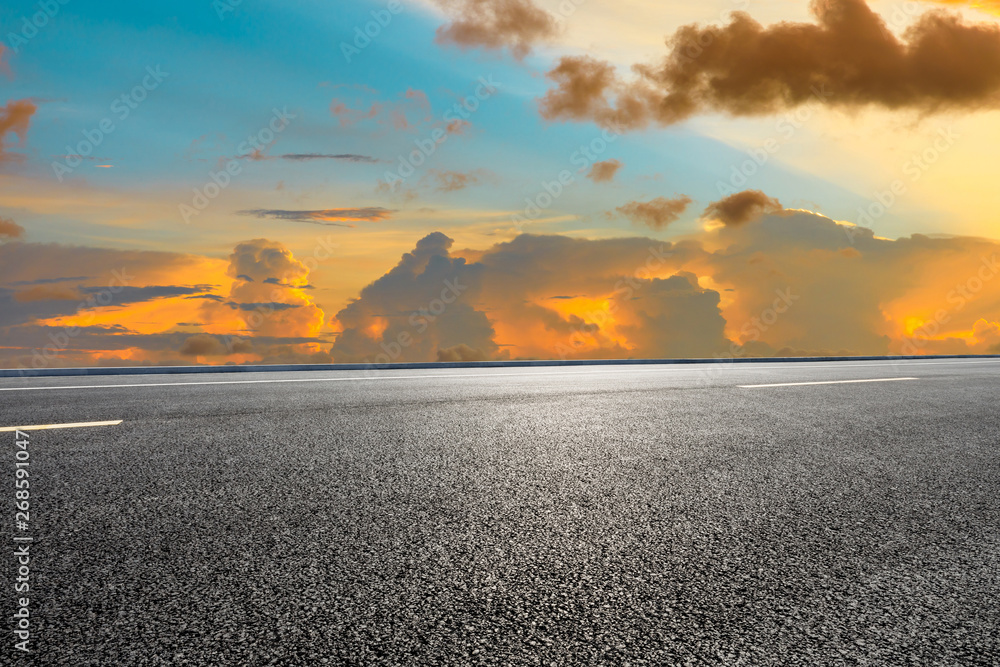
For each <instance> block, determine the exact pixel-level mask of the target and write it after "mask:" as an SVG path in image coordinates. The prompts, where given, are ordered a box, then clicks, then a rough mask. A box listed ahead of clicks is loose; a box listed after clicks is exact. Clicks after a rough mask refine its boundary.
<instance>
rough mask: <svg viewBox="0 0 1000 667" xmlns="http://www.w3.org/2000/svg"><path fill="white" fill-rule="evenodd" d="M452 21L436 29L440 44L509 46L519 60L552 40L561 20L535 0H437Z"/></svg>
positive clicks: (494, 48)
mask: <svg viewBox="0 0 1000 667" xmlns="http://www.w3.org/2000/svg"><path fill="white" fill-rule="evenodd" d="M437 2H438V4H439V5H441V7H443V8H444V9H445V11H446V12H448V13H449V14H450V15H451V16H452V17H453V19H452V22H451V23H449V24H448V25H446V26H442V27H441V28H439V29H438V31H437V42H438V43H439V44H454V45H456V46H458V47H460V48H463V49H467V48H476V47H481V48H485V49H492V50H500V49H504V48H507V49H509V50H510V52H511V53H513V54H514V57H515V58H517V59H518V60H520V59H522V58H524V57H525V56H527V55H528V54H529V53H531V51H532V49H533V48H534V46H535V45H536V44H538V43H540V42H545V41H548V40H551V39H553V38H554V37H555V36H556V35H557V34H558V32H559V30H558V28H559V26H558V23H557V22H556V20H555V18H554V17H553V16H551V15H550V14H549V13H548V12H546V11H544V10H542V9H540V8H539V7H537V6H536V5H535V4H534V3H533V2H532V0H437Z"/></svg>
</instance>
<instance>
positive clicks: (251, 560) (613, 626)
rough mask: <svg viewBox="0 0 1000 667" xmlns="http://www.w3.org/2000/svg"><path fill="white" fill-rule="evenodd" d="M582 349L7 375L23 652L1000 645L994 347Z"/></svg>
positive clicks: (433, 653) (922, 661)
mask: <svg viewBox="0 0 1000 667" xmlns="http://www.w3.org/2000/svg"><path fill="white" fill-rule="evenodd" d="M585 370H586V369H579V371H578V370H577V369H574V370H572V371H563V372H560V373H558V374H557V373H552V372H551V371H549V370H547V369H538V370H529V371H524V370H521V371H519V372H518V373H517V374H513V373H511V372H510V371H504V370H496V371H493V370H489V371H481V372H479V371H477V372H469V371H464V372H461V374H464V375H474V376H475V377H464V378H450V379H449V378H448V377H447V375H448V374H459V372H458V371H451V372H447V373H446V372H443V371H442V372H433V371H426V372H420V373H417V372H413V371H409V372H406V373H399V374H398V375H406V376H414V375H419V376H420V377H416V378H412V379H399V380H389V381H375V380H362V381H356V382H354V381H352V382H329V383H326V382H315V383H314V382H307V383H288V384H257V385H246V384H244V385H241V384H235V385H219V386H217V387H215V386H210V385H197V386H176V387H148V388H138V389H128V388H104V389H88V390H52V391H25V392H20V391H17V392H0V426H7V425H18V424H38V423H61V422H79V421H92V420H105V419H124V420H125V423H124V424H122V425H121V426H117V427H102V428H95V429H81V430H65V431H48V432H35V433H32V435H31V438H30V443H31V444H30V448H31V480H32V487H31V489H32V526H33V528H32V530H33V535H34V537H35V542H34V543H33V545H32V555H33V560H32V576H33V581H32V590H31V599H32V609H31V613H32V619H33V621H34V622H35V624H36V625H35V634H34V636H33V641H32V643H33V647H34V648H35V653H34V654H33V656H32V658H31V660H30V661H29V662H26V663H25V664H37V665H72V666H74V667H77V666H85V665H95V666H97V665H101V666H104V665H293V664H303V665H313V664H318V665H327V664H328V665H340V664H363V665H369V664H371V665H375V664H387V665H414V664H477V665H595V664H608V665H708V664H729V665H798V664H801V665H998V664H1000V604H998V600H1000V582H998V580H1000V509H998V507H1000V496H998V491H1000V456H998V454H1000V411H998V410H997V399H998V396H1000V393H998V392H1000V364H997V363H986V362H965V363H962V364H959V363H954V364H940V365H931V364H929V363H921V362H906V363H903V362H898V363H896V364H893V365H887V366H884V367H879V366H867V365H856V366H848V365H844V364H839V365H838V364H815V365H811V366H808V367H806V366H803V367H801V368H792V367H790V366H785V365H776V366H773V367H761V368H750V369H747V368H736V367H727V368H725V369H722V370H720V369H709V368H707V367H680V368H675V367H665V368H663V367H658V368H655V369H654V368H647V367H641V368H638V369H637V368H627V367H626V368H622V369H614V368H612V369H607V368H605V369H601V372H599V373H598V372H580V371H585ZM349 375H350V374H349V373H341V374H339V376H340V377H344V376H349ZM505 375H506V377H505ZM328 376H329V377H338V374H336V373H331V374H328ZM442 376H443V377H442ZM253 377H254V378H255V379H278V378H272V377H268V376H263V375H261V376H257V375H254V376H253ZM280 377H282V378H295V377H297V376H296V375H295V374H287V375H284V374H281V375H280ZM309 377H313V376H309ZM882 377H917V378H919V380H918V381H913V382H893V383H886V384H843V385H824V386H804V387H785V388H763V389H742V388H740V387H739V386H738V385H740V384H758V383H766V382H798V381H823V380H843V379H854V378H882ZM185 379H190V376H175V377H171V378H169V379H168V380H164V379H163V378H156V379H155V381H157V382H165V381H168V382H182V381H185ZM226 379H231V378H226ZM241 379H242V378H241ZM196 380H197V381H199V382H202V381H206V377H205V376H198V377H197V378H196ZM150 381H152V380H150V379H146V378H128V379H124V380H123V379H122V378H93V379H82V380H81V379H79V378H72V379H66V378H45V379H31V380H28V379H16V380H15V379H11V380H0V388H4V387H30V386H67V385H72V386H78V385H93V386H95V387H96V386H100V385H102V384H103V385H107V384H119V383H142V382H150ZM4 437H8V439H9V441H10V442H8V443H7V444H6V445H5V446H4V451H8V452H13V440H14V438H13V434H9V433H0V438H4ZM4 469H5V475H4V480H5V488H7V489H9V490H10V494H11V495H12V493H13V472H12V470H13V456H12V455H11V456H10V457H9V461H8V463H6V464H4ZM9 523H10V521H5V524H9ZM5 531H6V532H7V533H10V532H11V528H9V527H8V528H6V529H5ZM7 542H8V544H10V537H9V535H8V538H7ZM13 570H14V565H13V559H11V560H9V561H8V562H7V563H6V564H4V565H3V571H4V572H5V575H4V576H5V577H8V578H9V577H10V574H11V573H12V572H13ZM5 590H7V591H8V593H7V595H5V596H4V599H5V600H7V605H8V607H9V608H10V609H11V610H12V609H13V604H14V603H13V594H12V593H11V592H10V591H11V588H10V586H9V585H8V586H6V588H5ZM7 615H8V623H9V620H10V613H8V614H7ZM7 642H8V644H12V643H13V641H12V639H11V636H10V635H9V634H8V638H7ZM9 649H10V647H9V646H8V647H4V652H3V655H8V656H14V658H13V659H12V661H11V662H10V663H6V659H5V660H4V664H16V663H17V662H18V661H20V662H24V661H21V660H20V659H19V658H18V657H17V656H16V655H14V653H13V651H10V650H9Z"/></svg>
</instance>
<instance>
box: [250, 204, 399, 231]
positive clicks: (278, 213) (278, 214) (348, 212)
mask: <svg viewBox="0 0 1000 667" xmlns="http://www.w3.org/2000/svg"><path fill="white" fill-rule="evenodd" d="M394 212H395V211H391V210H389V209H387V208H382V207H379V206H370V207H367V208H328V209H323V210H319V211H289V210H282V209H264V208H257V209H252V210H249V211H239V214H240V215H251V216H254V217H255V218H270V219H272V220H295V221H297V222H308V223H311V224H314V225H328V226H331V227H353V226H354V225H350V224H347V223H350V222H381V221H382V220H388V219H389V218H391V217H392V214H393V213H394Z"/></svg>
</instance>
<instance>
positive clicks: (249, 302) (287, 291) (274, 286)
mask: <svg viewBox="0 0 1000 667" xmlns="http://www.w3.org/2000/svg"><path fill="white" fill-rule="evenodd" d="M227 272H228V274H229V275H230V276H233V277H237V276H245V277H247V278H250V279H251V280H237V281H236V282H234V283H233V286H232V289H231V291H230V294H229V302H227V303H225V304H220V303H213V302H211V301H206V302H205V303H204V306H203V308H205V309H206V310H207V311H208V312H211V313H214V314H216V315H217V314H218V313H219V309H221V308H227V307H231V306H233V305H235V307H236V309H237V312H239V313H240V315H239V316H240V317H241V318H242V319H243V321H244V323H245V325H246V331H247V332H248V333H252V334H253V335H254V336H275V337H287V336H298V337H302V338H315V337H316V336H318V335H319V333H320V331H321V330H322V327H323V322H324V319H325V317H324V314H323V310H322V308H320V307H319V306H317V305H316V303H315V302H314V301H313V299H312V297H311V296H310V295H309V294H307V293H306V291H305V288H306V287H307V286H309V269H308V267H306V265H305V264H303V263H302V262H300V261H299V260H297V259H295V256H294V255H293V254H292V252H291V251H290V250H288V248H286V247H285V246H284V245H282V244H281V243H278V242H276V241H270V240H268V239H254V240H251V241H244V242H242V243H240V244H238V245H237V246H236V248H235V249H234V250H233V253H232V254H231V255H230V256H229V268H228V271H227ZM300 351H301V350H300ZM316 351H318V349H317V348H315V347H313V348H310V349H309V350H308V352H310V353H312V352H316Z"/></svg>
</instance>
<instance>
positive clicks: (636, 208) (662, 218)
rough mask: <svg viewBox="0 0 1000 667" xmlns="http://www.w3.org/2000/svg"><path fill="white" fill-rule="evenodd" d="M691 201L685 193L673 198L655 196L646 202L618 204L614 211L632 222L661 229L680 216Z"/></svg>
mask: <svg viewBox="0 0 1000 667" xmlns="http://www.w3.org/2000/svg"><path fill="white" fill-rule="evenodd" d="M692 201H693V200H692V199H691V198H690V197H688V196H686V195H680V196H677V197H674V198H673V199H667V198H666V197H657V198H656V199H653V200H651V201H647V202H638V201H633V202H629V203H627V204H625V205H624V206H619V207H618V208H616V209H615V211H617V212H618V214H619V215H623V216H625V217H626V218H628V219H629V220H631V221H632V222H634V223H638V224H642V225H646V226H648V227H649V228H650V229H656V230H661V229H664V228H665V227H666V226H667V225H669V224H670V223H671V222H675V221H676V220H677V219H678V218H680V217H681V215H683V214H684V211H686V210H687V209H688V206H690V205H691V203H692Z"/></svg>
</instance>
